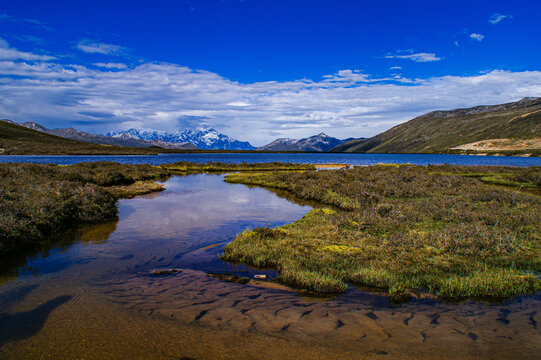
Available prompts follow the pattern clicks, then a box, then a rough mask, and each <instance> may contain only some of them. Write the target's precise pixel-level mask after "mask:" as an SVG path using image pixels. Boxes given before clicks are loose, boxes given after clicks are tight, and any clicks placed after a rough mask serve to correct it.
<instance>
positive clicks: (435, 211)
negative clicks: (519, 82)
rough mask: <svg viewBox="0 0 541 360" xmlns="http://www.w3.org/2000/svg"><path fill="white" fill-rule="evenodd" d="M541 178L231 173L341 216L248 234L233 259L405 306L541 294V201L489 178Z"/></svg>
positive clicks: (439, 171)
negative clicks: (383, 295) (421, 294)
mask: <svg viewBox="0 0 541 360" xmlns="http://www.w3.org/2000/svg"><path fill="white" fill-rule="evenodd" d="M540 174H541V168H539V167H533V168H527V169H520V168H506V167H460V166H447V165H445V166H428V167H422V166H410V165H408V166H373V167H355V168H353V169H351V170H335V171H325V172H316V171H306V172H292V173H277V172H269V173H253V174H252V173H250V174H232V175H227V176H226V181H229V182H236V183H245V184H251V185H259V186H270V187H275V188H280V189H285V190H287V191H289V192H292V193H293V194H295V195H296V196H298V197H301V198H304V199H310V200H317V201H320V202H323V203H327V204H330V205H334V206H336V207H337V208H338V209H339V210H338V211H330V210H321V209H320V210H313V211H311V212H310V213H308V214H307V215H306V216H305V217H303V218H302V219H300V220H298V221H295V222H293V223H291V224H288V225H285V226H283V227H279V228H276V229H269V228H257V229H254V230H251V231H247V232H244V233H241V234H240V235H238V236H237V238H236V239H235V240H234V241H233V242H232V243H230V244H229V245H228V246H227V247H226V248H225V250H224V254H223V259H225V260H228V261H235V262H244V263H248V264H252V265H256V266H271V267H275V268H277V269H278V271H279V273H280V276H281V279H282V281H284V282H285V283H286V284H288V285H292V286H296V287H299V288H304V289H309V290H312V291H317V292H330V293H332V292H341V291H344V289H346V288H347V284H348V283H357V284H360V285H364V286H368V287H377V288H384V289H387V290H388V291H389V293H390V295H391V296H392V297H393V298H395V299H399V300H400V299H406V298H407V297H408V293H409V292H410V291H411V290H426V291H429V292H432V293H434V294H437V295H438V296H439V297H441V298H446V299H463V298H491V299H494V298H495V299H504V298H509V297H512V296H515V295H523V294H532V293H536V292H537V291H539V290H541V280H540V279H539V277H538V276H537V275H536V274H540V273H541V222H540V218H539V214H541V199H540V198H539V197H538V196H535V195H532V194H529V193H525V192H519V191H516V190H517V189H521V188H522V187H521V186H518V187H517V186H514V185H513V186H509V185H508V184H503V185H500V184H495V183H494V182H493V183H491V184H487V183H486V182H485V181H484V180H483V178H485V177H493V178H494V177H501V178H505V179H510V181H513V182H516V183H519V184H527V185H528V186H526V187H525V188H529V189H530V190H531V189H534V190H535V189H537V190H539V183H538V182H536V181H537V179H538V178H539V176H540ZM532 186H535V188H532ZM329 194H331V195H329ZM352 204H353V205H352Z"/></svg>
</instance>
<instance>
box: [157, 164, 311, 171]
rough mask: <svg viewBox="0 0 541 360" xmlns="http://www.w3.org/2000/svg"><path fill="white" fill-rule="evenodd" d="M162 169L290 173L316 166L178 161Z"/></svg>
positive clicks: (165, 165) (164, 165)
mask: <svg viewBox="0 0 541 360" xmlns="http://www.w3.org/2000/svg"><path fill="white" fill-rule="evenodd" d="M161 166H162V167H163V168H164V169H167V170H169V171H174V172H180V173H186V172H197V173H201V172H211V173H212V172H218V173H220V172H221V173H223V172H232V171H292V170H315V169H316V166H315V165H311V164H293V163H281V162H272V163H247V162H242V163H240V164H235V163H222V162H218V161H217V162H212V161H211V162H208V163H192V162H188V161H178V162H175V163H172V164H163V165H161Z"/></svg>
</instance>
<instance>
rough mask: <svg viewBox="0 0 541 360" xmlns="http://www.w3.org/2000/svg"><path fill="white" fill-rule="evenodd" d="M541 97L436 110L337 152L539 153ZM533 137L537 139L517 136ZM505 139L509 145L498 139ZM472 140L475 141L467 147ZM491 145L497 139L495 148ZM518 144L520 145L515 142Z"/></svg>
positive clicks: (494, 144) (350, 143)
mask: <svg viewBox="0 0 541 360" xmlns="http://www.w3.org/2000/svg"><path fill="white" fill-rule="evenodd" d="M539 138H541V98H524V99H522V100H520V101H517V102H513V103H508V104H502V105H492V106H476V107H473V108H468V109H457V110H451V111H433V112H431V113H428V114H425V115H421V116H419V117H416V118H415V119H413V120H410V121H408V122H406V123H403V124H400V125H398V126H395V127H393V128H391V129H389V130H387V131H385V132H383V133H381V134H379V135H376V136H374V137H372V138H369V139H364V140H352V141H348V142H346V143H344V144H341V145H339V146H337V147H335V148H334V149H332V151H333V152H359V153H475V152H476V151H477V150H475V149H476V146H478V144H472V143H476V142H480V141H484V140H498V141H489V142H486V143H484V144H482V145H483V147H481V148H480V149H482V152H483V153H487V154H490V153H494V152H498V153H506V154H513V153H521V152H523V153H530V154H534V155H539V154H540V153H541V149H539V146H538V144H539V141H538V140H539ZM517 140H531V141H517ZM501 143H505V144H506V147H505V148H498V144H501ZM467 144H471V146H465V145H467ZM487 144H489V145H490V144H492V147H490V146H488V147H487ZM513 144H514V145H515V147H513Z"/></svg>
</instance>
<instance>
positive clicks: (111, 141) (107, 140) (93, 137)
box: [20, 121, 197, 149]
mask: <svg viewBox="0 0 541 360" xmlns="http://www.w3.org/2000/svg"><path fill="white" fill-rule="evenodd" d="M20 125H22V126H24V127H27V128H29V129H32V130H37V131H41V132H44V133H47V134H51V135H56V136H60V137H62V138H65V139H71V140H76V141H82V142H87V143H92V144H102V145H115V146H128V147H152V146H157V147H161V148H164V149H197V147H196V146H194V145H193V144H191V143H188V142H184V143H177V144H173V143H167V142H165V141H159V140H156V141H149V140H142V139H136V138H131V137H111V136H106V135H100V134H91V133H88V132H84V131H79V130H76V129H74V128H63V129H47V128H46V127H45V126H43V125H40V124H38V123H36V122H33V121H29V122H25V123H22V124H20Z"/></svg>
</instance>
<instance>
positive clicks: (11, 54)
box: [0, 38, 56, 61]
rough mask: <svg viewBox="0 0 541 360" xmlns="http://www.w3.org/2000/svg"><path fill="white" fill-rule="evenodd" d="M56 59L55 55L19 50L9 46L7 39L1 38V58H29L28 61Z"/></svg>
mask: <svg viewBox="0 0 541 360" xmlns="http://www.w3.org/2000/svg"><path fill="white" fill-rule="evenodd" d="M53 59H56V58H55V57H54V56H49V55H37V54H33V53H29V52H24V51H19V50H16V49H13V48H10V47H9V44H8V42H7V41H6V40H4V39H2V38H0V60H27V61H37V60H42V61H47V60H53Z"/></svg>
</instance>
